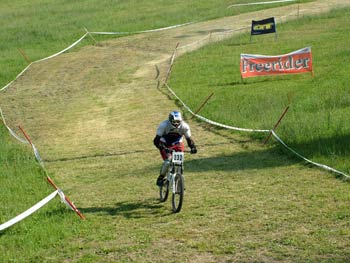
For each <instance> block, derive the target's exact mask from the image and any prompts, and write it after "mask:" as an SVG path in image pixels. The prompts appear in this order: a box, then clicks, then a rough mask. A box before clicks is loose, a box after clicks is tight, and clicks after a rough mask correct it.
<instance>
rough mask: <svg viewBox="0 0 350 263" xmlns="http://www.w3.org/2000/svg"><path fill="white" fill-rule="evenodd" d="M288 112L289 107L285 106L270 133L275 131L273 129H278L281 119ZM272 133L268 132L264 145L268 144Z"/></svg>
mask: <svg viewBox="0 0 350 263" xmlns="http://www.w3.org/2000/svg"><path fill="white" fill-rule="evenodd" d="M288 110H289V106H287V107H286V108H285V110H284V111H283V113H282V115H281V117H280V118H279V119H278V121H277V123H276V124H275V126H274V127H273V129H272V131H275V129H276V128H277V127H278V125H279V124H280V122H281V120H282V119H283V117H284V116H285V115H286V113H287V111H288ZM272 131H270V133H269V135H268V136H267V138H266V139H265V141H264V145H265V144H266V143H267V142H268V140H269V139H270V137H271V135H272Z"/></svg>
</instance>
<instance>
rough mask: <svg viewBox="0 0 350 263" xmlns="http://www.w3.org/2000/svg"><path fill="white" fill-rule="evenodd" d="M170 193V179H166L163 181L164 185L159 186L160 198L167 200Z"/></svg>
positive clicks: (163, 200)
mask: <svg viewBox="0 0 350 263" xmlns="http://www.w3.org/2000/svg"><path fill="white" fill-rule="evenodd" d="M168 195H169V181H168V180H167V179H165V180H164V182H163V186H161V187H159V200H160V201H161V202H165V201H166V200H167V199H168Z"/></svg>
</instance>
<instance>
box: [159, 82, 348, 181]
mask: <svg viewBox="0 0 350 263" xmlns="http://www.w3.org/2000/svg"><path fill="white" fill-rule="evenodd" d="M164 84H165V86H166V87H167V89H168V90H169V92H170V93H171V94H172V95H173V96H174V97H175V98H176V99H177V100H178V101H179V102H180V103H181V104H182V105H183V107H184V108H185V109H186V110H187V111H188V112H190V113H191V114H192V115H193V116H195V117H197V118H199V119H201V120H202V121H204V122H207V123H209V124H212V125H215V126H218V127H222V128H226V129H231V130H236V131H245V132H266V133H267V132H271V133H272V135H273V136H274V137H275V138H276V140H277V141H278V142H279V143H281V144H282V145H283V146H284V147H286V148H287V149H288V150H289V151H291V152H292V153H294V154H295V155H297V156H298V157H299V158H301V159H303V160H305V161H306V162H308V163H310V164H313V165H315V166H317V167H320V168H323V169H325V170H328V171H331V172H333V173H336V174H338V175H341V176H344V177H345V178H346V179H350V176H349V175H347V174H345V173H343V172H341V171H338V170H336V169H334V168H332V167H329V166H327V165H324V164H320V163H316V162H313V161H311V160H309V159H307V158H305V157H304V156H302V155H301V154H299V153H297V152H296V151H294V150H293V149H292V148H290V147H289V146H288V145H287V144H285V143H284V142H283V141H282V139H281V138H280V137H278V136H277V134H276V133H275V131H274V130H255V129H245V128H238V127H233V126H229V125H225V124H221V123H218V122H215V121H212V120H209V119H207V118H205V117H203V116H200V115H198V114H195V113H194V112H193V111H192V110H191V109H190V108H189V107H188V106H187V105H186V104H185V103H184V102H183V101H182V100H181V99H180V98H179V97H178V96H177V95H176V93H175V92H174V91H173V90H172V89H171V88H170V87H169V85H168V84H167V83H164Z"/></svg>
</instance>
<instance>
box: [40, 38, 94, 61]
mask: <svg viewBox="0 0 350 263" xmlns="http://www.w3.org/2000/svg"><path fill="white" fill-rule="evenodd" d="M87 34H88V33H85V34H84V35H83V36H82V37H81V38H79V39H78V40H77V41H75V42H74V43H73V44H72V45H70V46H69V47H67V48H65V49H63V50H61V51H60V52H57V53H56V54H53V55H51V56H49V57H46V58H42V59H39V60H37V61H35V62H40V61H44V60H47V59H50V58H53V57H56V56H58V55H60V54H62V53H64V52H66V51H67V50H69V49H71V48H72V47H75V46H76V45H78V44H79V43H80V41H82V40H83V39H84V38H85V37H86V35H87Z"/></svg>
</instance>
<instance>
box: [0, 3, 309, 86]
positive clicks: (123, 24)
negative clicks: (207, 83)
mask: <svg viewBox="0 0 350 263" xmlns="http://www.w3.org/2000/svg"><path fill="white" fill-rule="evenodd" d="M255 1H256V2H258V0H255ZM237 2H242V1H238V0H235V1H233V0H221V1H209V0H206V1H200V2H198V1H184V0H181V1H176V2H173V3H169V2H168V1H163V0H154V1H151V2H150V1H147V0H142V1H136V0H132V1H110V0H102V1H100V0H89V1H84V2H81V1H68V0H59V1H49V0H33V1H26V2H24V1H20V0H15V1H7V0H4V1H1V3H0V10H1V20H0V27H1V28H2V32H1V39H2V40H1V43H0V49H1V58H0V86H1V87H3V86H4V85H5V84H7V83H8V82H10V81H11V80H13V79H14V78H15V76H16V75H17V74H18V73H19V72H21V71H22V70H23V69H24V68H25V66H26V65H27V62H26V61H25V59H24V58H23V57H22V55H21V54H20V52H19V50H18V49H22V50H23V51H24V52H25V53H26V55H27V56H28V57H29V58H30V60H31V61H35V60H38V59H41V58H44V57H47V56H49V55H52V54H54V53H56V52H58V51H61V50H62V49H64V48H66V47H68V46H69V45H70V44H72V43H73V42H74V41H76V40H77V39H78V38H80V37H81V36H82V35H83V34H84V33H85V29H84V28H87V29H88V30H89V31H107V32H115V31H119V32H120V31H122V32H134V31H140V30H148V29H155V28H161V27H167V26H170V25H175V24H181V23H185V22H192V21H196V22H198V21H205V20H208V19H213V18H218V17H223V16H228V15H234V14H237V13H244V12H248V11H253V10H259V9H263V8H266V6H260V5H257V6H249V7H240V8H232V9H227V6H229V5H231V4H233V3H237ZM248 2H254V1H248ZM299 2H300V3H302V2H310V0H301V1H299ZM286 4H290V3H288V2H287V3H286ZM286 4H284V5H286ZM278 5H283V4H274V5H272V6H273V7H276V6H278ZM272 6H269V7H272ZM98 39H99V38H98ZM101 39H103V38H102V37H101ZM86 44H93V42H92V40H91V39H89V38H87V40H86V41H83V43H82V44H81V45H86ZM81 45H80V46H81Z"/></svg>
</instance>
